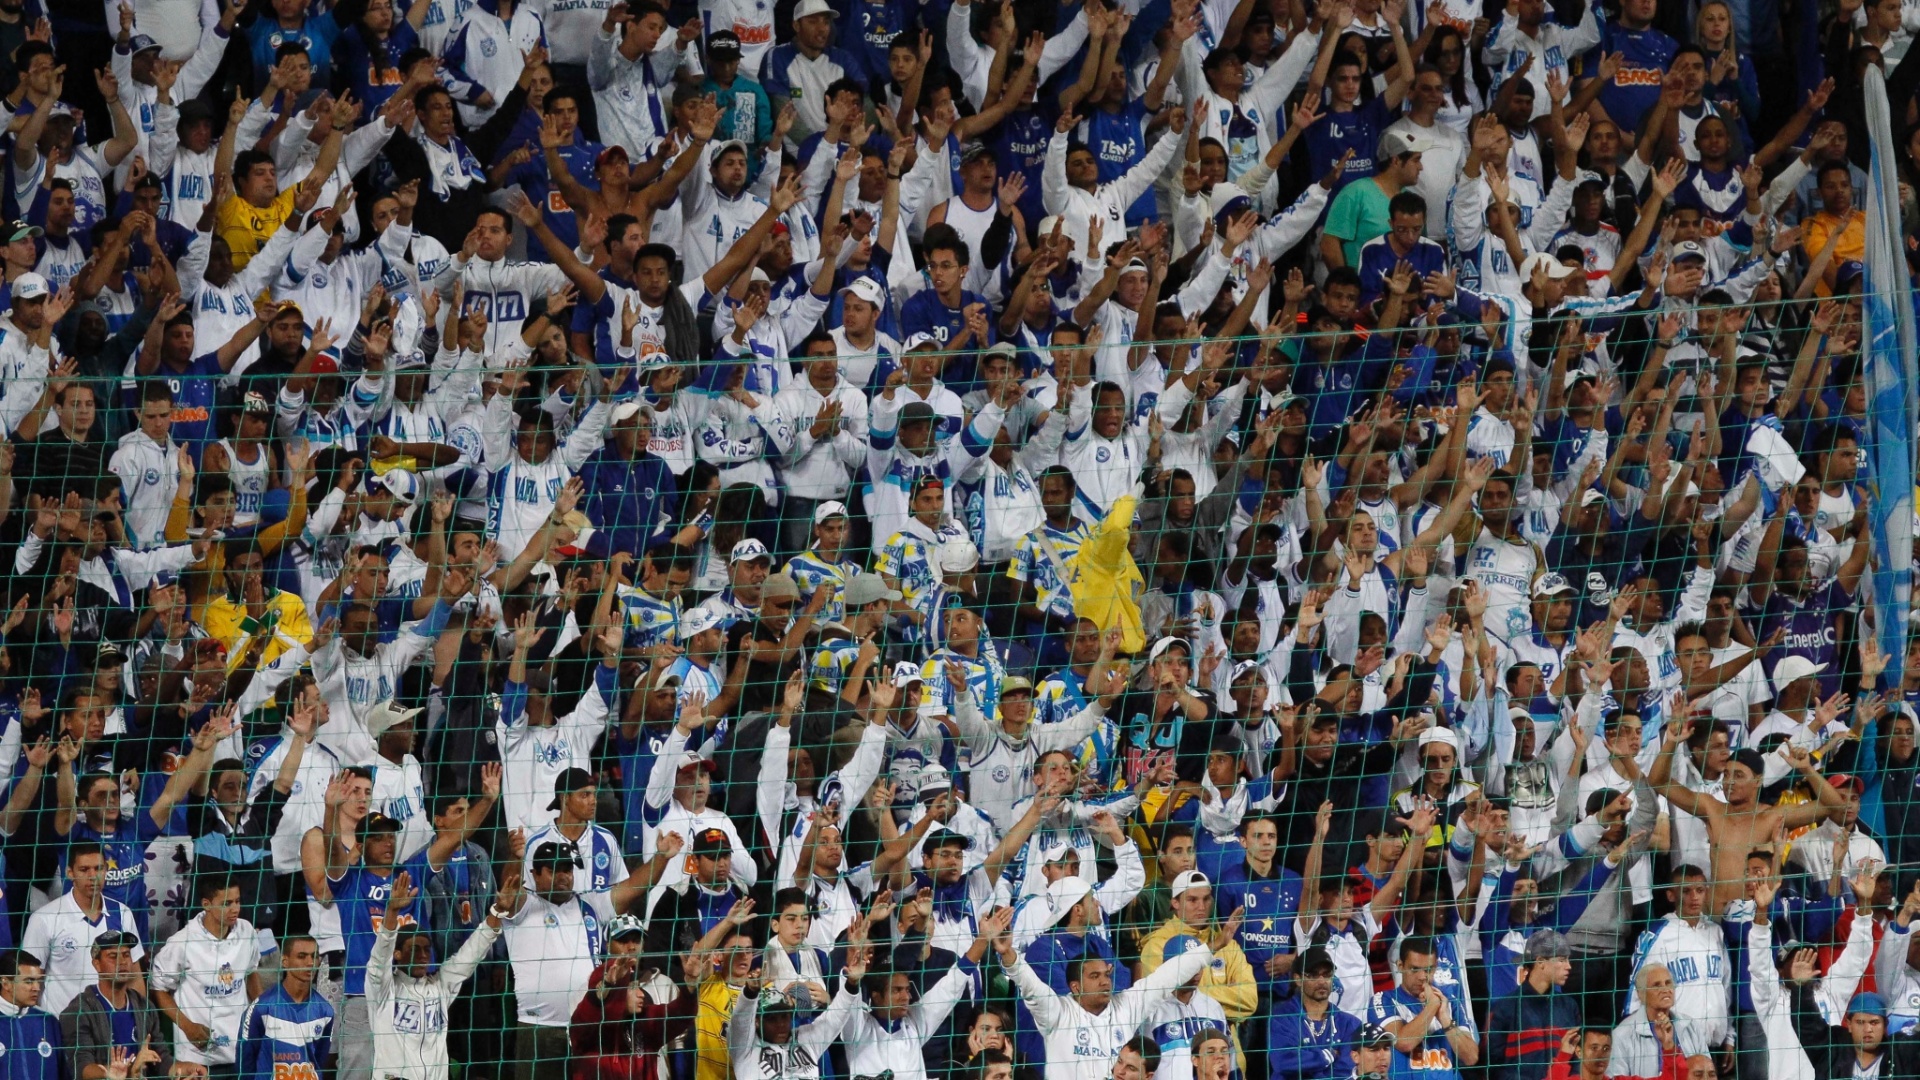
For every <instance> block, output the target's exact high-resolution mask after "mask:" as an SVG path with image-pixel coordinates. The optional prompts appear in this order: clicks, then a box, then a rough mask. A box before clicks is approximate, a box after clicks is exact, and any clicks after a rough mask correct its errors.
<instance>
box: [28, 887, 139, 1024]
mask: <svg viewBox="0 0 1920 1080" xmlns="http://www.w3.org/2000/svg"><path fill="white" fill-rule="evenodd" d="M115 930H118V931H120V932H121V933H125V934H132V935H133V936H134V937H136V938H138V937H139V936H140V924H139V923H138V922H136V921H135V920H134V917H133V909H132V908H129V907H128V906H127V905H125V904H123V903H121V902H120V901H118V900H114V899H111V898H109V897H104V896H103V897H101V898H100V918H99V919H98V920H97V921H96V920H93V919H89V918H87V916H86V914H85V913H84V912H82V911H81V910H80V904H79V902H78V901H76V900H75V899H74V897H73V893H71V892H69V893H67V894H66V895H64V896H62V897H60V898H59V899H57V900H53V901H50V902H48V903H47V904H45V905H42V906H41V908H40V910H38V911H36V912H34V913H33V917H32V918H31V919H28V920H27V932H26V934H25V935H23V936H22V937H21V938H20V948H21V950H22V951H23V952H28V953H32V954H33V955H34V956H37V957H39V958H40V959H41V960H43V961H45V962H46V972H47V989H46V991H45V993H43V994H42V995H41V997H40V1007H41V1008H43V1009H45V1010H47V1011H48V1012H50V1013H52V1014H54V1015H55V1016H58V1015H60V1014H61V1013H63V1012H66V1011H67V1006H68V1005H70V1004H72V1002H73V999H74V998H76V997H79V996H80V991H82V990H85V989H86V988H87V987H89V986H92V985H93V984H94V983H95V982H97V981H98V980H99V977H100V976H99V973H98V972H96V971H94V970H93V940H94V939H95V938H97V937H99V936H100V935H101V934H105V933H109V932H111V931H115ZM145 955H146V950H145V949H143V948H141V947H140V946H139V945H135V946H134V947H133V958H134V959H135V960H139V959H141V958H142V957H144V956H145Z"/></svg>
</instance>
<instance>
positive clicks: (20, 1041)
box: [0, 1002, 66, 1080]
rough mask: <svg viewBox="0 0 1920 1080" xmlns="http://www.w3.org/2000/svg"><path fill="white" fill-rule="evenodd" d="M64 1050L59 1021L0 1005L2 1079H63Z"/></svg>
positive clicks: (37, 1012) (38, 1012) (38, 1011)
mask: <svg viewBox="0 0 1920 1080" xmlns="http://www.w3.org/2000/svg"><path fill="white" fill-rule="evenodd" d="M64 1051H65V1047H64V1046H62V1045H61V1038H60V1020H59V1018H57V1017H55V1016H54V1015H53V1014H52V1013H50V1012H47V1011H45V1010H43V1009H28V1010H26V1011H25V1012H20V1011H17V1010H16V1009H15V1007H14V1006H12V1005H8V1004H6V1003H5V1002H0V1080H61V1076H62V1074H63V1073H64V1072H65V1071H66V1070H65V1069H64V1068H63V1067H62V1063H63V1062H65V1061H66V1054H65V1052H64Z"/></svg>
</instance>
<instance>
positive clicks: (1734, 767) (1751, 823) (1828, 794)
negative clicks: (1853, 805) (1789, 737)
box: [1647, 720, 1847, 911]
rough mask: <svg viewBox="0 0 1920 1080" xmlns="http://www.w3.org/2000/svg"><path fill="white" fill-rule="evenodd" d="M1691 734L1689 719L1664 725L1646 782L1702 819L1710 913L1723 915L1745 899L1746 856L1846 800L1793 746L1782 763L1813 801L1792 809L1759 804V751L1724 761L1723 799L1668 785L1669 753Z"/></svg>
mask: <svg viewBox="0 0 1920 1080" xmlns="http://www.w3.org/2000/svg"><path fill="white" fill-rule="evenodd" d="M1692 734H1693V721H1691V720H1683V721H1681V722H1679V723H1676V724H1668V725H1667V730H1666V734H1665V737H1664V738H1663V739H1662V740H1661V743H1660V756H1659V757H1657V758H1655V759H1654V762H1653V771H1652V773H1651V774H1650V775H1649V776H1648V777H1647V783H1649V784H1650V785H1652V787H1653V790H1654V791H1655V792H1656V793H1657V794H1659V795H1661V796H1662V797H1664V798H1665V799H1666V800H1667V802H1669V803H1671V804H1672V805H1673V806H1674V807H1675V808H1677V809H1680V810H1685V811H1686V812H1687V813H1689V814H1692V815H1694V816H1695V817H1697V818H1700V819H1702V820H1704V821H1705V822H1706V823H1707V836H1708V838H1709V839H1711V840H1712V842H1713V881H1712V882H1710V884H1711V886H1712V888H1713V897H1712V900H1713V906H1712V907H1711V908H1710V909H1709V910H1712V911H1725V910H1726V909H1727V905H1728V904H1730V903H1732V902H1733V901H1735V900H1740V899H1743V898H1744V897H1745V895H1746V879H1747V852H1749V851H1754V850H1757V849H1761V848H1765V847H1766V846H1767V843H1768V841H1770V840H1772V839H1773V834H1774V831H1775V830H1776V829H1780V828H1785V829H1786V830H1787V831H1788V832H1792V831H1793V830H1795V829H1799V828H1802V827H1805V826H1809V825H1813V824H1816V823H1817V822H1819V821H1820V820H1821V819H1822V818H1824V817H1826V816H1827V815H1828V813H1829V812H1834V813H1841V812H1844V811H1845V810H1846V806H1847V798H1846V796H1844V795H1842V794H1840V792H1838V791H1836V790H1834V788H1833V785H1831V784H1829V783H1827V779H1826V777H1824V776H1821V775H1820V772H1819V770H1817V769H1815V768H1814V765H1813V757H1812V755H1810V754H1809V753H1807V751H1806V750H1804V749H1801V748H1798V747H1790V748H1788V749H1787V760H1788V762H1789V763H1790V764H1792V766H1793V768H1794V770H1795V771H1796V772H1798V773H1799V774H1800V776H1801V777H1802V778H1803V779H1804V780H1805V781H1806V782H1807V784H1808V786H1809V787H1811V788H1812V789H1813V794H1814V797H1815V798H1816V799H1818V800H1819V801H1818V802H1812V803H1802V804H1799V805H1797V806H1767V805H1765V804H1764V803H1762V802H1760V776H1761V773H1762V771H1763V770H1764V768H1765V765H1764V763H1763V761H1762V759H1761V757H1760V753H1759V751H1756V750H1751V749H1748V750H1741V751H1739V752H1738V753H1736V754H1734V756H1733V760H1732V761H1729V762H1728V763H1727V771H1726V773H1725V774H1724V775H1723V776H1722V777H1721V790H1722V791H1723V792H1724V793H1725V794H1726V801H1725V802H1721V801H1720V800H1719V799H1716V798H1714V797H1713V796H1711V795H1707V794H1704V793H1702V792H1698V791H1693V790H1691V789H1690V788H1687V787H1686V786H1685V785H1682V784H1677V783H1675V782H1674V781H1673V752H1674V749H1675V748H1676V747H1678V746H1679V745H1680V744H1682V743H1684V742H1686V741H1687V738H1688V737H1689V736H1691V735H1692Z"/></svg>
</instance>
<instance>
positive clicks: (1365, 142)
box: [1301, 97, 1393, 195]
mask: <svg viewBox="0 0 1920 1080" xmlns="http://www.w3.org/2000/svg"><path fill="white" fill-rule="evenodd" d="M1391 123H1393V111H1392V110H1391V109H1388V108H1387V99H1386V98H1384V97H1376V98H1374V99H1373V100H1371V101H1366V102H1362V103H1361V104H1359V105H1356V106H1354V109H1353V111H1352V112H1329V113H1327V114H1326V115H1324V116H1322V117H1321V118H1320V119H1318V120H1315V121H1314V122H1313V123H1311V124H1309V125H1307V130H1306V131H1304V132H1302V133H1301V137H1302V138H1303V139H1305V140H1306V143H1307V174H1308V175H1309V176H1314V177H1320V176H1325V175H1326V174H1327V170H1329V169H1331V168H1333V163H1334V162H1336V161H1339V160H1340V155H1342V154H1344V153H1346V152H1347V151H1349V150H1351V151H1353V157H1352V158H1351V159H1349V160H1348V161H1347V167H1346V170H1345V171H1344V172H1342V173H1341V174H1340V179H1339V180H1338V181H1337V182H1336V183H1335V184H1334V185H1333V194H1335V195H1338V194H1340V189H1341V188H1343V187H1346V186H1347V185H1348V184H1351V183H1353V182H1354V181H1355V180H1360V179H1363V178H1365V177H1368V176H1372V175H1373V174H1374V173H1376V172H1379V171H1380V163H1379V162H1378V161H1376V160H1374V158H1375V155H1377V154H1378V153H1379V152H1380V136H1381V134H1382V133H1384V132H1385V131H1386V130H1387V125H1388V124H1391Z"/></svg>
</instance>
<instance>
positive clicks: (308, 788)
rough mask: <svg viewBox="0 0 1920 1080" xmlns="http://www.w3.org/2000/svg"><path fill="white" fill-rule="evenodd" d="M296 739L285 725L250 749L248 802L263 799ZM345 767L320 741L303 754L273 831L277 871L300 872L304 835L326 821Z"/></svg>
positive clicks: (274, 860)
mask: <svg viewBox="0 0 1920 1080" xmlns="http://www.w3.org/2000/svg"><path fill="white" fill-rule="evenodd" d="M299 651H301V652H302V653H304V652H305V651H306V650H304V649H302V650H299ZM289 655H291V654H289ZM302 662H304V660H303V661H302ZM292 738H297V736H294V735H292V734H291V733H290V732H288V731H287V729H285V728H281V729H280V734H278V735H276V736H274V737H273V738H271V739H262V740H261V741H259V742H257V743H254V744H253V745H252V746H250V747H248V748H247V758H246V761H247V801H248V802H253V801H255V800H257V799H259V798H260V795H261V793H262V792H264V791H266V789H267V788H268V787H269V786H271V785H272V784H273V781H274V778H275V777H277V776H279V775H280V765H281V763H282V762H284V761H286V760H287V751H288V749H290V747H291V745H292V744H291V743H290V742H289V741H288V740H289V739H292ZM341 767H342V765H341V761H340V758H339V757H338V756H336V755H335V754H334V752H333V751H331V750H329V749H327V748H326V747H324V746H322V745H320V744H319V743H317V742H316V743H311V744H309V745H308V746H307V748H306V749H305V750H304V751H303V752H302V753H301V755H300V768H299V769H298V770H296V771H295V772H294V774H293V790H292V791H291V792H289V793H288V794H287V801H286V806H285V807H284V808H283V809H282V810H281V812H280V825H279V827H278V828H276V829H274V831H273V869H274V872H275V873H280V874H294V873H298V872H299V871H300V838H301V837H303V836H305V835H307V830H308V829H318V828H320V827H321V826H322V825H323V824H325V822H326V813H327V785H328V784H329V783H331V782H332V780H333V778H334V777H335V776H336V775H338V774H339V772H340V769H341Z"/></svg>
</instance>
